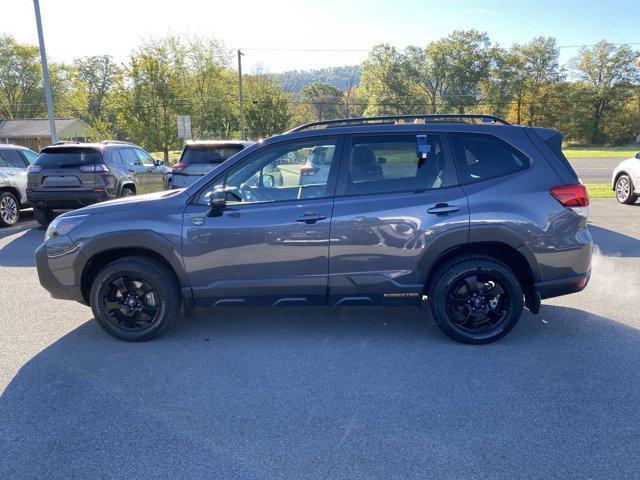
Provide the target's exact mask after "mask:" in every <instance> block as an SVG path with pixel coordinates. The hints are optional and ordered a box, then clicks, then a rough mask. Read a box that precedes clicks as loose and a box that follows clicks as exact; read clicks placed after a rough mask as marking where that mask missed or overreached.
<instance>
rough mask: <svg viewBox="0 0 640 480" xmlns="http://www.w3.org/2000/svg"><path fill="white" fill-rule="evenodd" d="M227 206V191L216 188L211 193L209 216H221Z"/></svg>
mask: <svg viewBox="0 0 640 480" xmlns="http://www.w3.org/2000/svg"><path fill="white" fill-rule="evenodd" d="M226 206H227V192H226V191H224V190H214V191H213V192H211V195H209V210H207V217H219V216H220V215H222V210H224V209H225V207H226Z"/></svg>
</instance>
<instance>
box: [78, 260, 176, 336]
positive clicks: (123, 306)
mask: <svg viewBox="0 0 640 480" xmlns="http://www.w3.org/2000/svg"><path fill="white" fill-rule="evenodd" d="M120 280H122V282H120ZM145 292H146V293H145ZM89 300H90V304H91V309H92V311H93V315H94V316H95V318H96V320H97V322H98V324H99V325H100V326H101V327H102V329H103V330H104V331H105V332H107V333H108V334H109V335H111V336H113V337H115V338H117V339H119V340H124V341H127V342H143V341H146V340H150V339H152V338H154V337H157V336H158V335H160V334H162V333H163V332H164V331H166V330H167V329H168V328H169V327H171V325H173V323H174V322H175V321H176V319H177V318H178V315H179V314H180V306H181V295H180V286H179V285H178V281H177V280H176V277H175V275H174V274H173V272H172V271H171V270H170V269H169V268H168V267H167V266H166V265H163V264H162V263H160V262H158V261H156V260H154V259H152V258H149V257H145V256H140V255H136V256H130V257H124V258H121V259H119V260H115V261H113V262H111V263H109V264H108V265H106V266H105V267H104V268H102V270H100V271H99V272H98V274H97V275H96V277H95V279H94V281H93V284H92V285H91V292H90V296H89ZM152 300H153V301H152ZM129 302H131V303H129ZM136 302H137V303H136Z"/></svg>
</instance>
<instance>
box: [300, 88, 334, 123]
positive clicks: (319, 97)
mask: <svg viewBox="0 0 640 480" xmlns="http://www.w3.org/2000/svg"><path fill="white" fill-rule="evenodd" d="M300 103H301V104H302V105H303V106H304V107H305V110H307V111H308V112H309V117H310V118H309V120H328V119H332V118H339V117H341V116H342V112H343V106H344V104H343V99H342V90H340V89H338V88H336V87H334V86H333V85H330V84H328V83H318V82H316V83H312V84H311V85H307V86H306V87H304V88H303V89H302V90H301V91H300Z"/></svg>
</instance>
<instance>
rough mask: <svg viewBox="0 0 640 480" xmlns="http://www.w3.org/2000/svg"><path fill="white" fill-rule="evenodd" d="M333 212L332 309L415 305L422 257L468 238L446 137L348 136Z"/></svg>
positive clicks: (466, 217)
mask: <svg viewBox="0 0 640 480" xmlns="http://www.w3.org/2000/svg"><path fill="white" fill-rule="evenodd" d="M344 150H345V155H344V157H345V158H344V167H342V168H341V169H340V179H339V181H338V190H337V192H336V199H335V204H334V210H333V219H332V225H331V245H330V248H331V256H330V261H329V268H330V278H329V294H330V299H331V302H332V303H335V304H340V305H343V304H370V303H385V304H402V305H407V304H409V305H411V304H418V303H419V302H420V300H421V297H422V291H423V287H424V285H423V283H424V278H423V277H424V272H423V271H422V269H421V265H423V263H424V260H425V258H426V255H429V254H430V252H431V253H433V254H437V253H438V252H436V250H437V249H436V248H435V247H434V245H440V244H441V241H442V239H443V235H444V234H446V235H452V237H449V238H450V239H455V241H456V242H458V243H465V242H466V241H467V235H468V229H469V208H468V202H467V198H466V195H465V193H464V191H463V190H462V188H460V187H459V186H458V185H457V176H456V173H455V166H454V165H453V160H452V158H451V154H450V152H449V150H448V147H447V141H446V137H445V136H441V135H438V134H430V135H426V134H425V133H424V132H422V133H420V132H417V133H393V134H373V135H362V136H353V137H350V138H349V139H348V141H347V142H345V148H344Z"/></svg>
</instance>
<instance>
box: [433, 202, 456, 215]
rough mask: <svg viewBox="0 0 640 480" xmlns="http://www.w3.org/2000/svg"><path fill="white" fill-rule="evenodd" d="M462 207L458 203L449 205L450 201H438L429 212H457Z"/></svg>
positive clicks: (441, 213)
mask: <svg viewBox="0 0 640 480" xmlns="http://www.w3.org/2000/svg"><path fill="white" fill-rule="evenodd" d="M458 210H460V207H457V206H456V205H449V204H448V203H436V204H435V205H434V206H433V207H431V208H429V209H427V213H432V214H434V215H448V214H449V213H453V212H457V211H458Z"/></svg>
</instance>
